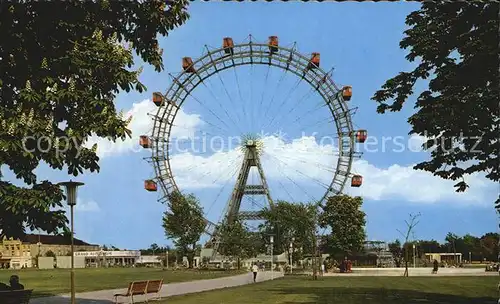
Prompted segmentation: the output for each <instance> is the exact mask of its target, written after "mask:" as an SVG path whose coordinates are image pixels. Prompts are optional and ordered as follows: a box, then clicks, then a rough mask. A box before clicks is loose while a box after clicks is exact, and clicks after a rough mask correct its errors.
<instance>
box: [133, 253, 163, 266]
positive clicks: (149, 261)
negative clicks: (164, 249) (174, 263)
mask: <svg viewBox="0 0 500 304" xmlns="http://www.w3.org/2000/svg"><path fill="white" fill-rule="evenodd" d="M164 258H165V257H164V256H159V255H141V256H139V257H138V258H137V259H136V260H135V263H136V264H140V265H144V266H148V265H149V266H162V265H163V262H162V260H163V259H164Z"/></svg>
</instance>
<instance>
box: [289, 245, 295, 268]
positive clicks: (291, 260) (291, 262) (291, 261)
mask: <svg viewBox="0 0 500 304" xmlns="http://www.w3.org/2000/svg"><path fill="white" fill-rule="evenodd" d="M293 242H295V238H292V241H291V242H290V274H292V273H293Z"/></svg>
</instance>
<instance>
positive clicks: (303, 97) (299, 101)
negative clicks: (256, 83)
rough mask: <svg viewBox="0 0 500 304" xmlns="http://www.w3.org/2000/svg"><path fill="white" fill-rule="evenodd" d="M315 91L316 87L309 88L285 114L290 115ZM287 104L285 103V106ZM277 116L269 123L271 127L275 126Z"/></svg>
mask: <svg viewBox="0 0 500 304" xmlns="http://www.w3.org/2000/svg"><path fill="white" fill-rule="evenodd" d="M314 91H315V90H314V88H311V89H309V91H308V92H307V93H306V94H304V95H303V96H302V97H301V98H299V99H297V101H296V102H295V103H293V105H292V108H290V110H289V111H288V113H286V114H285V115H290V114H291V113H292V112H293V110H294V109H296V108H297V107H296V106H297V105H300V104H301V103H303V102H305V101H307V100H308V99H309V98H310V97H311V95H312V94H313V93H314ZM287 103H288V102H285V104H287ZM285 104H283V106H284V105H285ZM276 117H277V116H274V117H273V119H272V120H271V122H270V123H269V128H271V127H274V122H275V118H276Z"/></svg>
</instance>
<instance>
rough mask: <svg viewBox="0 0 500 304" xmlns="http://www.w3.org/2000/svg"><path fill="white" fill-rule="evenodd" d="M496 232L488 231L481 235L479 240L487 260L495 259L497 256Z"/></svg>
mask: <svg viewBox="0 0 500 304" xmlns="http://www.w3.org/2000/svg"><path fill="white" fill-rule="evenodd" d="M498 238H499V236H498V233H493V232H489V233H486V234H485V235H483V236H482V237H481V238H480V240H479V242H480V246H481V249H482V252H483V255H484V258H486V259H487V260H488V261H497V260H498V256H499V251H498V250H499V248H498V241H499V239H498Z"/></svg>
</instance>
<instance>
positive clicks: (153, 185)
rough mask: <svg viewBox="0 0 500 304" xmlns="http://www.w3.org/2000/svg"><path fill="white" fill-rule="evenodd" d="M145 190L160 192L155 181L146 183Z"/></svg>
mask: <svg viewBox="0 0 500 304" xmlns="http://www.w3.org/2000/svg"><path fill="white" fill-rule="evenodd" d="M144 189H146V190H148V191H156V190H158V186H157V185H156V183H155V181H154V180H151V179H148V180H145V181H144Z"/></svg>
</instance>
